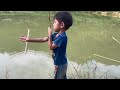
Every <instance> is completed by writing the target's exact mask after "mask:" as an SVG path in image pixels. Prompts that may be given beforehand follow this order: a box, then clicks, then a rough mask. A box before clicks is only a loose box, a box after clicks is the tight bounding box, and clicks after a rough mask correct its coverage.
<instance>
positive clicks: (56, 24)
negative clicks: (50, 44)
mask: <svg viewBox="0 0 120 90" xmlns="http://www.w3.org/2000/svg"><path fill="white" fill-rule="evenodd" d="M63 27H64V25H63V22H59V21H58V20H57V19H55V20H54V23H53V29H54V30H55V32H59V31H60V30H61V29H62V28H63Z"/></svg>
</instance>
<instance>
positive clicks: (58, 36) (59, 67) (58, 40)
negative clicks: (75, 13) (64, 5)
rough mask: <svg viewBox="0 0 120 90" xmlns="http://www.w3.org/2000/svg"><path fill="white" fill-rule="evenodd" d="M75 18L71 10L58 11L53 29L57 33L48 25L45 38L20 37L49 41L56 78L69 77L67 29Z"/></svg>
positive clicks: (27, 40) (27, 39)
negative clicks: (67, 72)
mask: <svg viewBox="0 0 120 90" xmlns="http://www.w3.org/2000/svg"><path fill="white" fill-rule="evenodd" d="M72 23H73V19H72V16H71V14H70V13H69V12H65V11H61V12H57V13H56V14H55V16H54V23H53V29H54V30H55V33H53V34H52V29H51V28H50V27H48V37H44V38H27V37H26V36H22V37H20V40H21V41H23V42H48V45H49V48H50V50H53V54H52V58H53V60H54V65H55V68H54V74H55V77H54V78H55V79H67V77H66V71H67V64H68V63H67V57H66V48H67V35H66V30H68V29H69V27H70V26H72Z"/></svg>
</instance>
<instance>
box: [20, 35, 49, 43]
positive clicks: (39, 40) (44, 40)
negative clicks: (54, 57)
mask: <svg viewBox="0 0 120 90" xmlns="http://www.w3.org/2000/svg"><path fill="white" fill-rule="evenodd" d="M19 39H20V40H21V41H23V42H38V43H39V42H47V41H48V37H44V38H27V37H26V36H22V37H20V38H19Z"/></svg>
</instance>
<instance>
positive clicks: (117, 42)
mask: <svg viewBox="0 0 120 90" xmlns="http://www.w3.org/2000/svg"><path fill="white" fill-rule="evenodd" d="M112 38H113V39H114V40H115V41H116V42H117V43H119V44H120V42H119V41H118V40H117V39H115V38H114V37H112Z"/></svg>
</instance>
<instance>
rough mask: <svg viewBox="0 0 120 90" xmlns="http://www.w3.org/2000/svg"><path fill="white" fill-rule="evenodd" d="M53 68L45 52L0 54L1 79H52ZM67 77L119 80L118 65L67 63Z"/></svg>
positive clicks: (50, 59) (119, 71) (119, 69)
mask: <svg viewBox="0 0 120 90" xmlns="http://www.w3.org/2000/svg"><path fill="white" fill-rule="evenodd" d="M53 68H54V67H53V60H52V58H51V57H50V56H49V55H48V54H47V53H45V52H37V51H28V52H27V54H24V52H20V53H16V54H9V53H0V78H1V79H52V78H53ZM94 71H95V73H93V72H94ZM78 72H79V73H78ZM88 72H89V75H88ZM93 74H94V75H93ZM67 75H68V78H73V77H74V79H78V78H98V79H99V78H104V77H105V76H106V75H107V78H120V65H118V66H116V65H109V66H108V65H105V64H102V63H99V62H96V61H95V60H92V61H88V62H87V63H84V64H80V65H78V64H77V63H76V62H72V61H68V71H67ZM78 75H79V76H78ZM87 75H88V76H89V77H88V76H87Z"/></svg>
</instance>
